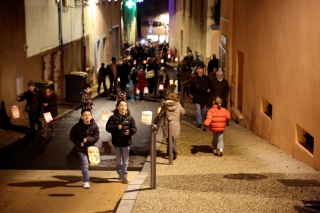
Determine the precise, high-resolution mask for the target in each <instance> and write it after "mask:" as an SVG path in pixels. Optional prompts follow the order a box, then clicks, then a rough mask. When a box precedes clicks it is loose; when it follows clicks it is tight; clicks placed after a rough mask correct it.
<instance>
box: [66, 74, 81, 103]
mask: <svg viewBox="0 0 320 213" xmlns="http://www.w3.org/2000/svg"><path fill="white" fill-rule="evenodd" d="M65 78H66V98H65V100H66V102H71V103H79V102H81V96H80V92H81V91H82V88H83V86H84V85H85V84H86V76H85V75H80V74H79V75H77V74H69V75H65Z"/></svg>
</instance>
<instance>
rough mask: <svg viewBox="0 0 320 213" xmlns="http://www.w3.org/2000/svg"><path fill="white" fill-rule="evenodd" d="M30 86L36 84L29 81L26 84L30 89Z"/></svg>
mask: <svg viewBox="0 0 320 213" xmlns="http://www.w3.org/2000/svg"><path fill="white" fill-rule="evenodd" d="M30 86H36V84H35V83H34V82H33V81H32V80H31V81H29V83H28V87H30Z"/></svg>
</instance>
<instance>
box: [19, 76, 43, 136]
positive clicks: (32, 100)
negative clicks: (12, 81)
mask: <svg viewBox="0 0 320 213" xmlns="http://www.w3.org/2000/svg"><path fill="white" fill-rule="evenodd" d="M35 86H36V85H35V83H34V82H33V81H29V83H28V91H26V92H24V93H23V94H22V95H19V96H17V101H19V102H22V101H24V100H27V104H26V108H25V111H26V112H28V116H29V124H30V130H31V131H30V135H31V136H34V135H35V133H36V129H35V125H34V124H37V125H38V131H40V130H42V123H41V121H40V120H39V117H40V111H41V103H40V102H41V98H42V93H41V91H40V90H39V89H37V88H36V87H35Z"/></svg>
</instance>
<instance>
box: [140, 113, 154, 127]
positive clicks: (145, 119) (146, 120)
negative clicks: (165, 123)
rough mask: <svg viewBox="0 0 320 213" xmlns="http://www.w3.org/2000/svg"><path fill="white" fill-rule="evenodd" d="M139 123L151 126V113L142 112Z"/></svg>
mask: <svg viewBox="0 0 320 213" xmlns="http://www.w3.org/2000/svg"><path fill="white" fill-rule="evenodd" d="M141 122H142V123H143V124H147V125H151V122H152V112H151V111H142V116H141Z"/></svg>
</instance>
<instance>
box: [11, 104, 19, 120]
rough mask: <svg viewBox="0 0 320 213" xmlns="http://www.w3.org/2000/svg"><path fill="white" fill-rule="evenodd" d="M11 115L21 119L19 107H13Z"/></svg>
mask: <svg viewBox="0 0 320 213" xmlns="http://www.w3.org/2000/svg"><path fill="white" fill-rule="evenodd" d="M11 113H12V116H13V118H20V112H19V109H18V107H17V106H12V107H11Z"/></svg>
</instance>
